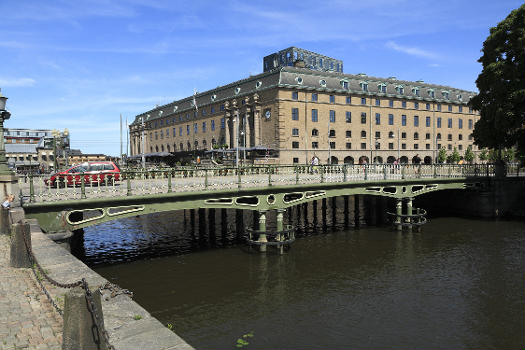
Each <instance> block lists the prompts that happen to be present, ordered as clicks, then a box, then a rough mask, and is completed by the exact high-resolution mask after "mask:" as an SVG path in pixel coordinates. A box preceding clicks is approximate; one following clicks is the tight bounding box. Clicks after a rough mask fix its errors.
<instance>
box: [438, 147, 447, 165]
mask: <svg viewBox="0 0 525 350" xmlns="http://www.w3.org/2000/svg"><path fill="white" fill-rule="evenodd" d="M445 160H447V150H446V149H445V147H441V148H440V149H439V153H438V163H444V162H445Z"/></svg>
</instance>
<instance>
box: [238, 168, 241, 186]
mask: <svg viewBox="0 0 525 350" xmlns="http://www.w3.org/2000/svg"><path fill="white" fill-rule="evenodd" d="M237 188H241V168H237Z"/></svg>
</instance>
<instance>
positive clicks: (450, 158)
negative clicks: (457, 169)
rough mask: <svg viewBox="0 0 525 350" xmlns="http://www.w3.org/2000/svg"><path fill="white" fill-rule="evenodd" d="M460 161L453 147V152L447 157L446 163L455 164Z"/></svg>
mask: <svg viewBox="0 0 525 350" xmlns="http://www.w3.org/2000/svg"><path fill="white" fill-rule="evenodd" d="M460 159H461V157H460V156H459V152H458V149H457V148H456V147H454V151H452V153H451V154H449V156H448V157H447V163H452V164H456V163H457V162H459V160H460Z"/></svg>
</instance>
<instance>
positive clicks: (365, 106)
mask: <svg viewBox="0 0 525 350" xmlns="http://www.w3.org/2000/svg"><path fill="white" fill-rule="evenodd" d="M291 57H294V56H293V54H292V56H291ZM295 63H296V66H293V67H291V66H289V65H288V64H286V65H283V66H279V67H277V68H274V69H272V70H269V71H267V72H264V73H262V74H259V75H256V76H251V77H249V78H247V79H243V80H240V81H236V82H233V83H231V84H228V85H225V86H221V87H218V88H216V89H213V90H209V91H206V92H204V93H199V94H196V95H195V96H189V97H187V98H184V99H182V100H179V101H174V102H172V103H169V104H166V105H163V106H158V107H156V108H154V109H152V110H150V111H147V112H145V113H142V114H140V115H137V116H136V117H135V119H134V121H133V123H132V124H131V125H130V149H131V155H140V154H141V153H142V152H144V153H146V154H148V153H156V152H171V153H174V154H176V153H177V152H180V151H190V150H193V149H201V150H202V149H206V150H209V149H211V148H212V147H213V146H215V147H223V146H227V147H228V148H230V149H235V148H237V147H238V146H239V147H244V146H246V147H247V148H248V149H257V148H259V149H265V148H267V149H272V150H275V151H277V153H276V154H277V157H278V162H279V163H281V164H305V163H306V164H308V163H309V162H310V159H311V158H312V157H314V156H317V157H318V158H319V159H320V160H321V162H322V163H332V164H335V163H359V162H361V163H362V162H365V161H366V162H367V163H370V162H371V161H372V162H379V163H384V162H389V163H392V162H394V161H395V160H396V159H399V160H400V161H401V162H407V163H419V162H425V163H432V162H435V161H436V159H437V155H438V152H439V149H440V148H442V147H444V148H445V149H446V150H447V151H448V152H449V153H451V152H452V151H453V149H454V148H456V149H457V150H458V152H459V153H460V155H463V154H464V152H465V151H466V149H467V148H468V147H469V146H471V147H472V149H473V151H474V152H476V151H477V148H476V146H474V145H473V137H472V131H473V128H474V124H475V123H476V121H477V120H478V119H479V113H477V112H476V111H473V110H472V109H470V108H469V107H468V101H469V99H470V98H471V97H472V96H473V95H474V94H475V93H474V92H471V91H465V90H460V89H456V88H453V87H449V86H441V85H434V84H428V83H425V82H423V81H416V82H412V81H403V80H397V79H396V78H394V77H390V78H377V77H372V76H368V75H366V74H358V75H351V74H344V73H342V72H337V71H320V70H316V69H309V68H306V67H304V68H303V67H302V66H304V62H303V61H302V60H297V61H296V62H295ZM340 70H341V71H342V62H341V66H340ZM194 99H195V101H196V103H197V108H198V109H197V110H196V108H195V106H194V102H193V101H194Z"/></svg>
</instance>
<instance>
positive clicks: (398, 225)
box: [395, 198, 403, 231]
mask: <svg viewBox="0 0 525 350" xmlns="http://www.w3.org/2000/svg"><path fill="white" fill-rule="evenodd" d="M401 215H403V200H402V199H401V198H398V199H397V202H396V220H395V223H396V228H397V230H398V231H401V230H402V229H403V226H402V225H401Z"/></svg>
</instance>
